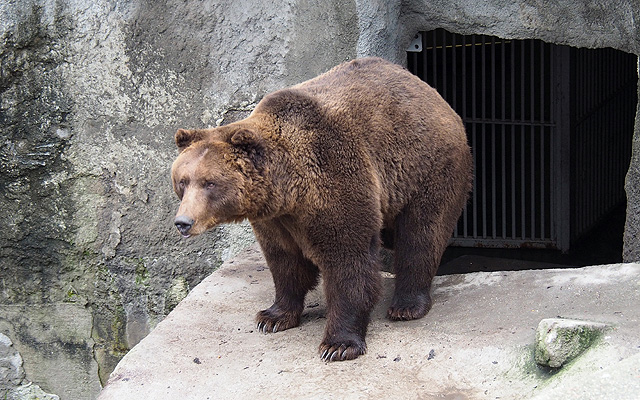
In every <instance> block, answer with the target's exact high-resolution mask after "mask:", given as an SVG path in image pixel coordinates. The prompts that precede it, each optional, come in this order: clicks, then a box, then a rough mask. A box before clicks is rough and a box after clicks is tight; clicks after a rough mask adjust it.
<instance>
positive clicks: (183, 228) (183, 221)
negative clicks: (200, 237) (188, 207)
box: [174, 215, 194, 237]
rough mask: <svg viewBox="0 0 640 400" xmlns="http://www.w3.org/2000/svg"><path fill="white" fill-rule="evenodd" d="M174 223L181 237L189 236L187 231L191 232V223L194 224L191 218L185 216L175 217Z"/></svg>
mask: <svg viewBox="0 0 640 400" xmlns="http://www.w3.org/2000/svg"><path fill="white" fill-rule="evenodd" d="M174 223H175V224H176V228H178V230H179V231H180V234H181V235H182V236H184V237H189V236H191V235H190V234H189V231H190V230H191V227H192V226H193V223H194V221H193V220H192V219H191V218H189V217H187V216H185V215H180V216H177V217H176V219H175V221H174Z"/></svg>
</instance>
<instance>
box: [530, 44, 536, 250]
mask: <svg viewBox="0 0 640 400" xmlns="http://www.w3.org/2000/svg"><path fill="white" fill-rule="evenodd" d="M529 44H530V48H529V56H530V57H531V60H530V62H529V71H530V74H531V77H530V81H529V90H530V94H529V96H530V98H529V101H530V102H531V104H530V108H531V110H530V112H531V116H530V117H531V121H532V122H533V120H534V119H535V114H536V104H535V103H536V102H535V80H536V79H535V78H536V65H535V64H534V60H535V43H534V42H533V41H530V42H529ZM530 134H531V139H530V146H531V149H530V151H529V152H530V157H531V168H530V169H531V171H530V179H531V182H530V183H529V185H530V186H529V190H530V191H531V193H529V199H530V201H531V204H530V206H529V207H530V209H529V212H530V214H531V215H530V216H529V217H530V219H531V220H530V221H529V222H530V224H531V234H530V235H531V236H530V237H531V238H532V239H533V238H535V237H536V211H537V209H536V169H535V165H536V162H535V159H536V153H535V148H536V147H535V143H536V128H535V127H532V128H531V132H530Z"/></svg>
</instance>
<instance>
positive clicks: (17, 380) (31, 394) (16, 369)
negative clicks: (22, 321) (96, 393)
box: [0, 333, 60, 400]
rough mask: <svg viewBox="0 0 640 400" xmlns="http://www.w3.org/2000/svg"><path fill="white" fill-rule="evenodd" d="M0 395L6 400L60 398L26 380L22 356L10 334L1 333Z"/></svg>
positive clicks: (53, 399) (49, 399) (57, 399)
mask: <svg viewBox="0 0 640 400" xmlns="http://www.w3.org/2000/svg"><path fill="white" fill-rule="evenodd" d="M0 397H1V398H3V399H6V400H27V399H29V400H30V399H34V400H36V399H40V400H59V399H60V398H59V397H58V396H56V395H54V394H49V393H45V392H44V391H43V390H42V389H41V388H40V387H39V386H38V385H34V384H32V383H31V382H29V381H26V380H25V373H24V369H23V368H22V357H21V356H20V353H18V351H17V350H16V349H15V348H14V347H13V342H12V341H11V339H9V337H8V336H6V335H4V334H2V333H0Z"/></svg>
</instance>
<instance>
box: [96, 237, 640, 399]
mask: <svg viewBox="0 0 640 400" xmlns="http://www.w3.org/2000/svg"><path fill="white" fill-rule="evenodd" d="M384 287H385V294H384V297H383V299H382V301H381V302H380V304H379V305H378V307H377V308H376V310H375V311H374V313H373V315H372V322H371V325H370V326H369V333H368V336H367V344H368V353H367V354H366V355H365V356H363V357H360V358H358V359H357V360H354V361H349V362H340V363H329V364H325V363H324V362H322V361H321V360H320V358H319V356H318V354H317V347H318V344H319V343H320V340H321V338H322V334H323V329H324V323H325V318H324V313H325V303H324V300H323V297H322V294H321V291H318V290H316V291H314V292H313V293H310V295H309V296H308V299H307V308H306V309H305V312H304V314H303V321H302V324H301V325H300V326H299V327H298V328H294V329H290V330H287V331H284V332H280V333H277V334H269V335H263V334H259V333H257V331H256V330H255V326H254V316H255V313H256V312H257V311H259V310H261V309H264V308H265V307H268V306H270V305H271V303H272V300H273V283H272V281H271V276H270V273H269V270H268V268H267V267H266V264H265V262H264V259H263V258H262V255H261V254H260V251H259V250H258V249H256V248H255V247H254V248H249V249H247V250H246V251H244V252H243V253H242V254H241V255H240V256H238V257H237V258H236V259H234V260H232V261H230V262H227V263H226V264H225V265H223V266H222V267H221V268H220V269H219V270H217V271H216V272H214V273H213V274H212V275H211V276H209V277H208V278H207V279H205V280H204V281H203V282H202V283H201V284H200V285H198V286H197V287H196V288H194V289H193V290H192V291H191V293H190V294H189V296H188V297H187V298H186V299H184V300H183V301H182V302H181V303H180V304H179V305H178V306H177V307H176V309H175V310H174V311H173V312H172V313H171V314H170V315H169V316H168V317H167V318H166V319H165V320H164V321H162V322H161V323H160V324H159V325H158V326H157V328H156V329H155V330H154V331H153V332H152V333H151V334H150V335H149V336H147V337H146V338H145V339H144V340H142V342H140V344H138V345H137V346H136V347H135V348H133V349H132V350H131V351H130V352H129V353H128V354H127V355H126V357H125V358H124V359H123V360H122V361H121V362H120V364H119V365H118V367H117V368H116V369H115V371H114V372H113V374H112V375H111V378H110V379H109V382H108V384H107V386H106V387H105V388H104V389H103V391H102V393H101V394H100V397H99V399H100V400H111V399H118V400H127V399H141V398H153V399H182V400H185V399H247V398H253V397H255V396H257V395H259V396H260V398H267V399H268V398H288V399H312V398H318V399H324V398H349V399H370V398H390V399H394V398H402V399H428V398H439V399H442V398H447V399H454V398H455V399H480V398H482V399H484V398H497V397H500V398H509V399H525V398H531V397H534V396H536V395H538V396H541V397H540V398H545V396H549V395H550V394H553V393H555V392H556V391H558V392H561V393H563V398H591V399H593V398H603V399H604V398H605V394H606V398H625V396H627V397H628V398H631V397H629V396H631V395H632V394H633V395H637V393H638V392H640V378H638V376H639V372H640V371H638V370H637V369H638V363H633V362H632V360H633V359H636V360H637V358H638V357H639V355H638V354H639V353H640V322H639V321H640V307H638V304H640V265H638V264H616V265H606V266H596V267H586V268H579V269H569V270H538V271H517V272H492V273H473V274H466V275H449V276H443V277H437V278H436V280H435V282H434V289H433V298H434V306H433V308H432V310H431V312H430V313H429V314H428V315H427V316H426V317H425V318H423V319H421V320H418V321H410V322H391V321H389V320H387V319H386V318H385V314H386V307H387V305H388V302H389V300H390V298H391V292H392V289H393V278H392V277H391V276H389V275H385V278H384ZM557 316H561V317H564V318H575V319H582V320H589V321H597V322H602V323H606V324H609V325H611V326H613V328H612V330H611V331H608V332H607V333H606V334H605V335H604V336H603V338H602V340H601V341H600V342H599V344H598V345H596V346H595V347H592V348H590V349H589V350H587V351H586V352H585V353H584V354H582V355H581V356H580V357H578V358H577V359H575V360H574V361H572V362H571V363H569V364H568V365H567V366H565V367H563V368H562V369H561V372H559V373H555V374H554V373H553V371H543V370H541V369H540V368H539V367H537V366H536V363H535V361H534V357H533V345H534V340H535V329H536V327H537V326H538V323H539V322H540V320H541V319H543V318H549V317H557ZM629 368H631V370H629ZM633 368H635V370H633ZM603 370H608V371H609V372H611V373H610V374H609V376H616V377H618V378H619V379H620V380H621V381H618V382H609V386H610V387H611V390H610V391H608V392H606V393H603V394H602V396H599V395H598V394H597V393H595V392H588V393H586V392H584V393H583V392H581V390H583V389H584V390H589V386H588V385H581V384H579V382H580V380H582V379H588V380H593V375H594V374H599V373H601V372H602V371H603ZM616 371H618V372H620V371H622V372H620V373H615V372H616Z"/></svg>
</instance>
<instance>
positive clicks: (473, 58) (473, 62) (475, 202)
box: [471, 35, 478, 237]
mask: <svg viewBox="0 0 640 400" xmlns="http://www.w3.org/2000/svg"><path fill="white" fill-rule="evenodd" d="M471 45H472V47H471V117H472V118H474V119H475V117H476V69H477V68H476V48H475V45H476V36H475V35H472V36H471ZM471 146H472V148H474V149H477V146H476V124H471ZM477 157H478V156H477V153H474V157H473V170H474V171H477V170H478V166H477V162H476V159H477ZM477 180H478V179H477V175H476V179H474V180H473V237H477V236H478V191H477V187H478V185H477Z"/></svg>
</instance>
